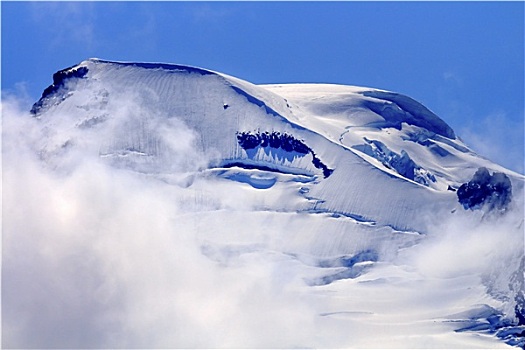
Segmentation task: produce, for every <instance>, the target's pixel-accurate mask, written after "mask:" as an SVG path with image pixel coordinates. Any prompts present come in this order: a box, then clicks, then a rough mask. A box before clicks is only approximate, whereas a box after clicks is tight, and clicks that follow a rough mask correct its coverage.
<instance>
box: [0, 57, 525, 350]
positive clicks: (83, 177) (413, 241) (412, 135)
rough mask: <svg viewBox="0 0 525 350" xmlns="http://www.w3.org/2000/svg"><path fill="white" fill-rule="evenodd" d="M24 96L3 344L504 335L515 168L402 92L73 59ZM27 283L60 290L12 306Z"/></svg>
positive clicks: (298, 342) (510, 302) (516, 225)
mask: <svg viewBox="0 0 525 350" xmlns="http://www.w3.org/2000/svg"><path fill="white" fill-rule="evenodd" d="M6 110H8V109H6ZM31 112H32V118H5V119H4V120H5V121H6V125H8V126H9V127H10V128H8V129H9V130H11V131H10V132H8V133H6V137H5V138H4V139H3V140H4V144H5V145H6V146H7V147H5V148H4V153H5V155H6V156H5V157H4V160H5V162H4V167H5V168H4V169H6V170H7V172H6V174H5V177H4V179H6V183H8V184H9V185H6V186H5V188H6V195H5V196H4V198H5V199H6V200H5V202H4V203H7V204H8V205H6V206H5V208H8V209H7V211H6V213H7V214H6V215H4V217H5V218H6V224H5V227H6V230H5V232H7V233H8V234H7V239H6V242H7V243H6V247H8V248H6V252H8V253H9V255H8V258H7V259H6V260H5V261H6V264H5V269H4V271H6V276H7V277H6V278H5V280H6V281H11V282H13V281H15V283H14V284H13V287H11V286H9V284H6V285H7V286H8V287H7V288H6V290H7V293H6V295H7V297H6V300H8V301H10V302H7V303H6V304H5V305H6V310H7V312H6V314H7V315H8V317H7V319H8V323H9V324H8V327H7V328H6V329H11V330H15V331H14V333H13V334H12V335H9V340H8V341H7V342H6V344H8V345H12V344H13V345H14V346H12V347H57V346H56V344H55V343H53V344H51V343H50V341H49V339H50V338H49V336H48V334H53V332H55V331H56V329H63V327H62V326H63V325H66V326H67V327H66V329H68V330H71V331H70V332H69V331H68V332H67V333H68V334H73V335H75V334H88V335H89V337H85V338H86V339H88V340H85V339H84V340H85V341H82V342H81V343H82V344H81V345H82V346H84V347H93V348H106V347H108V348H109V347H126V346H127V345H133V346H129V347H137V346H139V347H151V345H152V344H153V345H157V347H217V346H219V347H220V346H225V347H232V346H233V347H284V348H287V347H344V348H349V347H352V346H354V347H377V346H385V345H384V344H387V346H388V345H390V344H391V345H392V346H398V347H425V346H433V347H447V348H448V347H449V348H455V347H464V346H472V347H482V346H489V347H492V345H494V344H496V345H501V343H498V341H499V340H497V339H495V337H489V336H487V337H483V338H481V337H476V336H475V335H472V334H471V333H470V332H471V331H472V332H477V331H483V332H485V333H487V334H485V335H495V334H497V336H498V337H499V338H501V339H504V341H505V342H506V343H507V344H510V345H516V344H522V345H523V336H522V335H523V329H524V327H523V320H524V319H525V316H524V315H525V311H524V309H525V306H524V305H525V304H524V292H523V288H524V287H523V285H524V282H523V273H522V272H523V254H522V253H523V252H522V250H521V248H520V246H521V247H522V246H523V218H522V217H520V216H519V214H521V213H522V212H523V206H524V204H523V196H522V194H523V185H524V182H525V178H524V176H522V175H520V174H516V173H513V172H511V171H509V170H507V169H504V168H503V167H501V166H499V165H497V164H495V163H493V162H491V161H489V160H487V159H484V158H482V157H480V156H478V155H477V154H476V153H475V152H473V151H472V150H471V149H470V148H469V147H468V146H467V145H465V144H464V143H463V142H462V141H461V139H460V138H459V137H458V136H457V135H456V134H455V132H454V131H453V130H452V129H451V128H450V126H449V125H447V124H446V122H445V121H444V120H443V119H441V118H439V117H438V116H436V115H435V114H434V113H433V112H431V111H430V110H429V109H428V108H426V107H425V106H423V105H421V104H420V103H418V102H416V101H415V100H413V99H411V98H409V97H407V96H404V95H401V94H399V93H394V92H389V91H385V90H380V89H374V88H366V87H356V86H344V85H333V84H278V85H277V84H276V85H255V84H252V83H250V82H247V81H244V80H242V79H239V78H235V77H232V76H229V75H226V74H222V73H219V72H214V71H211V70H206V69H202V68H198V67H191V66H185V65H174V64H167V63H141V62H114V61H106V60H101V59H95V58H93V59H88V60H85V61H83V62H81V63H79V64H78V65H75V66H72V67H69V68H66V69H64V70H61V71H59V72H57V73H55V74H54V75H53V82H52V84H51V85H50V86H49V87H47V88H46V89H45V90H44V92H43V94H42V98H41V99H40V100H39V101H37V102H36V103H35V104H34V106H33V108H32V111H31ZM24 116H26V114H24ZM17 117H18V116H17ZM21 120H22V121H21ZM20 135H22V137H20ZM26 143H27V144H28V145H29V149H30V152H25V150H26V149H27V144H26ZM28 154H29V155H28ZM35 155H36V156H35ZM42 164H44V166H42ZM28 170H29V171H28ZM15 203H16V204H18V205H15ZM42 203H46V204H47V203H49V205H42ZM516 213H518V215H516ZM28 217H29V218H31V220H28V219H27V218H28ZM4 237H6V236H4ZM19 242H23V243H24V242H29V243H27V245H28V246H29V247H30V249H29V253H28V252H27V251H25V250H24V249H22V248H21V247H25V246H24V245H23V244H22V245H21V244H20V243H19ZM26 256H29V257H30V259H25V258H24V259H21V258H20V257H26ZM71 264H73V265H71ZM64 266H65V267H67V268H63V267H64ZM41 271H46V272H47V271H51V272H53V277H54V276H55V275H57V276H58V277H57V279H59V280H60V281H67V283H66V284H67V288H62V286H61V285H60V286H58V287H57V285H56V283H55V281H54V280H53V279H52V278H51V279H46V278H43V277H42V276H48V274H47V275H46V274H41V273H40V272H41ZM55 272H56V273H55ZM24 274H25V275H24ZM21 275H22V277H20V276H21ZM35 276H37V277H39V278H40V279H39V280H37V282H34V278H35ZM19 281H22V282H19ZM70 281H74V282H80V283H74V282H73V283H70ZM35 283H37V284H38V285H39V286H40V285H41V286H44V288H42V290H43V291H44V293H45V294H46V295H48V294H49V295H51V294H53V292H54V291H58V290H60V292H61V293H63V294H65V296H66V297H64V298H58V297H56V298H54V300H53V302H54V303H53V304H51V305H52V306H53V307H47V306H46V308H45V310H40V311H42V312H37V313H35V312H26V313H23V314H22V313H20V310H19V309H20V307H21V305H26V304H29V303H27V302H26V300H25V295H26V294H25V293H20V292H19V290H20V288H18V286H20V285H22V287H24V288H26V289H27V286H30V287H31V288H33V287H34V285H36V284H35ZM130 287H134V288H138V289H134V288H130ZM57 288H58V289H57ZM33 289H34V288H33ZM62 290H63V291H62ZM48 291H51V292H48ZM135 291H138V292H136V293H135ZM39 292H40V290H38V291H37V293H39ZM159 293H160V294H159ZM79 296H80V297H79ZM283 296H284V297H283ZM41 300H43V299H32V300H31V301H32V302H31V303H30V304H31V305H42V304H45V303H42V302H41ZM57 300H58V301H57ZM77 300H82V301H81V302H82V303H84V301H85V300H87V302H86V307H85V308H83V309H78V308H77V309H75V308H73V309H72V310H73V311H71V312H69V310H71V308H69V307H68V306H71V305H72V304H75V303H78V301H77ZM159 300H160V303H159V302H158V301H159ZM225 301H226V303H225ZM261 301H262V303H261ZM110 303H112V304H116V305H117V306H114V308H111V309H108V308H107V306H108V305H109V304H110ZM45 305H47V304H45ZM75 305H76V304H75ZM75 305H73V306H75ZM92 305H95V306H96V307H95V308H94V309H96V312H95V313H93V315H91V311H92V309H93V308H92V307H91V306H92ZM283 306H284V307H283ZM237 308H238V309H240V311H239V310H236V309H237ZM56 309H61V310H65V316H64V317H63V318H58V319H57V314H56V312H55V311H54V310H56ZM86 310H87V311H88V312H86ZM283 310H285V311H284V312H283ZM286 310H292V312H288V311H286ZM86 314H88V315H90V317H91V318H89V322H84V318H82V319H81V320H77V319H78V317H77V315H86ZM20 315H22V316H20ZM35 315H36V316H35ZM115 315H116V316H115ZM130 315H131V316H134V317H130ZM181 315H182V316H181ZM99 316H100V317H99ZM35 317H37V319H38V320H39V322H37V323H32V322H33V321H32V320H33V319H34V318H35ZM20 318H22V319H23V320H22V321H19V319H20ZM290 319H291V320H293V322H290ZM101 320H102V321H101ZM159 320H160V321H159ZM174 320H175V321H174ZM246 320H247V321H249V322H246ZM188 321H189V322H188ZM24 322H25V325H24V326H23V327H21V326H20V325H21V324H23V323H24ZM159 322H160V323H159ZM87 323H89V324H90V325H91V324H93V325H95V326H93V327H95V328H94V329H92V330H91V331H92V332H84V329H85V325H86V324H87ZM114 324H115V325H116V326H115V327H114V328H111V327H110V330H108V327H106V326H107V325H114ZM303 328H304V329H303ZM42 329H44V330H45V332H44V331H42ZM144 329H147V330H149V332H150V333H147V332H146V333H147V334H148V336H149V337H146V338H147V339H146V338H144V334H145V333H144V332H143V331H144ZM217 329H219V330H220V332H218V333H219V334H215V336H214V337H211V338H209V339H204V338H206V337H204V338H203V337H202V335H203V334H210V331H211V330H217ZM261 329H262V330H263V331H264V333H263V336H261V333H260V332H261ZM283 329H286V330H289V331H287V332H282V330H283ZM35 330H37V331H35ZM159 330H161V331H160V333H162V335H163V336H164V337H163V338H161V339H160V340H159V334H160V333H159ZM244 330H248V331H247V332H244ZM297 330H299V332H298V331H297ZM363 330H364V332H363ZM385 330H387V331H386V332H385ZM454 331H457V332H454ZM39 332H40V333H42V334H40V338H39V340H40V342H38V346H37V345H34V344H36V343H34V344H33V343H27V339H29V338H30V337H32V336H34V335H35V334H36V335H37V336H38V335H39ZM234 333H242V335H243V337H242V339H240V340H239V339H237V341H232V340H231V339H230V338H231V337H230V335H231V334H234ZM92 334H93V336H91V335H92ZM115 334H116V335H117V338H115ZM363 334H364V335H363ZM253 335H255V337H254V336H253ZM276 335H284V338H279V337H277V338H276V337H275V336H276ZM257 337H260V338H261V339H262V340H261V339H258V340H254V339H255V338H257ZM73 338H75V337H74V336H73ZM201 338H203V339H201ZM115 339H116V340H115ZM129 339H134V340H139V341H138V342H137V343H135V342H134V341H129ZM150 339H154V340H155V341H154V342H153V343H151V342H149V341H148V340H150ZM196 339H197V340H198V341H197V342H195V340H196ZM356 339H357V340H358V341H357V342H356ZM392 341H393V343H392ZM28 344H29V345H31V346H28ZM49 344H51V345H53V346H49ZM77 344H79V343H68V344H59V345H60V346H59V347H72V346H76V345H77ZM137 344H138V345H137ZM429 344H430V345H429ZM46 345H48V346H46Z"/></svg>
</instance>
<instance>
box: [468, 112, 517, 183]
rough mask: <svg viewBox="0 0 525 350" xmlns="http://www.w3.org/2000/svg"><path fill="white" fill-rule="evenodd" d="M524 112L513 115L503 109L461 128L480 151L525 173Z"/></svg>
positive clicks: (472, 144)
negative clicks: (519, 114)
mask: <svg viewBox="0 0 525 350" xmlns="http://www.w3.org/2000/svg"><path fill="white" fill-rule="evenodd" d="M524 120H525V112H524V113H523V114H522V116H521V117H517V118H512V117H511V116H509V115H508V114H507V113H505V112H503V111H501V112H497V113H493V114H491V115H488V116H486V117H485V118H480V119H479V120H477V121H476V122H475V123H470V125H469V126H468V127H465V128H464V129H462V130H459V132H458V134H459V135H460V136H461V138H462V139H463V140H464V141H465V142H466V143H467V144H468V145H469V146H471V147H472V148H473V149H474V150H475V151H476V152H477V153H478V154H480V155H482V156H485V157H487V158H488V159H490V160H492V161H493V162H495V163H498V164H500V165H503V166H505V167H507V168H509V169H511V170H514V171H517V172H519V173H521V174H524V172H525V169H524V166H525V164H524V163H525V141H524V140H525V124H524Z"/></svg>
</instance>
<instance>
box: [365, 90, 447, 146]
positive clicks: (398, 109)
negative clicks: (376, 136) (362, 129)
mask: <svg viewBox="0 0 525 350" xmlns="http://www.w3.org/2000/svg"><path fill="white" fill-rule="evenodd" d="M362 94H363V95H364V96H368V97H373V98H377V99H379V100H383V101H388V102H391V103H385V102H382V103H380V104H378V103H369V104H368V107H370V109H372V110H373V111H374V112H376V113H378V114H380V115H381V116H383V117H384V118H385V120H386V121H387V122H390V123H392V125H393V126H395V127H398V128H399V127H400V126H401V123H407V124H413V125H416V126H420V127H422V128H425V129H427V130H429V131H432V132H435V133H436V134H439V135H442V136H445V137H448V138H450V139H455V138H456V135H455V133H454V130H452V128H451V127H450V126H448V125H447V124H446V123H445V122H444V121H443V120H441V118H439V117H438V116H437V115H435V114H434V113H432V112H431V111H430V110H429V109H428V108H426V107H425V106H423V105H422V104H420V103H419V102H416V101H415V100H413V99H411V98H410V97H407V96H404V95H400V94H397V93H393V92H387V91H380V90H370V91H363V92H362Z"/></svg>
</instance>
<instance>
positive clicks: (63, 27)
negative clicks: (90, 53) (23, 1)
mask: <svg viewBox="0 0 525 350" xmlns="http://www.w3.org/2000/svg"><path fill="white" fill-rule="evenodd" d="M30 6H31V16H32V19H33V22H34V23H35V25H38V26H39V27H40V29H41V30H42V31H44V32H47V33H48V38H49V44H50V48H51V49H52V50H56V49H57V48H61V47H64V45H66V46H67V45H82V46H83V47H85V48H87V49H88V50H92V49H94V48H95V47H96V45H97V40H96V26H95V18H96V13H97V12H96V11H95V6H96V4H95V3H92V2H85V1H79V2H72V1H57V2H38V1H35V2H31V3H30Z"/></svg>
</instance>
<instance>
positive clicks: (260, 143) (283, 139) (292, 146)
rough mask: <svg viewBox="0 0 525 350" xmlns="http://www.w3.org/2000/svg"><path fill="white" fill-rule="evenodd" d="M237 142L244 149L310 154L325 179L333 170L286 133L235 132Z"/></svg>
mask: <svg viewBox="0 0 525 350" xmlns="http://www.w3.org/2000/svg"><path fill="white" fill-rule="evenodd" d="M237 142H238V143H239V145H240V146H241V147H242V148H243V149H245V150H248V149H254V148H256V147H263V148H266V147H270V148H274V149H279V148H280V149H282V150H284V151H285V152H297V153H299V154H304V155H306V154H308V153H309V154H311V155H312V157H313V159H312V164H313V165H314V166H315V167H316V168H317V169H321V170H322V171H323V176H324V177H325V178H327V177H329V176H330V175H331V174H332V172H333V171H334V170H333V169H329V168H328V167H327V166H326V165H325V164H324V163H323V162H322V161H321V160H320V159H319V158H318V157H317V155H316V154H315V152H314V151H313V150H312V149H311V148H310V147H308V146H307V145H306V144H305V143H303V142H302V141H300V140H297V139H296V138H295V137H293V136H292V135H289V134H287V133H283V134H281V133H280V132H277V131H273V132H271V133H270V132H268V131H266V132H263V133H260V132H255V133H251V132H246V131H245V132H237Z"/></svg>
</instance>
